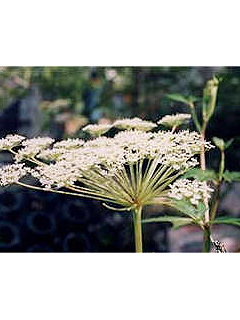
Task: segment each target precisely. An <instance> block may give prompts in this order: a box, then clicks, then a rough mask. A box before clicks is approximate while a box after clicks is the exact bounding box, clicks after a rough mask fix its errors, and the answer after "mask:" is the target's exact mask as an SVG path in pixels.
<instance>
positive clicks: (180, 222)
mask: <svg viewBox="0 0 240 320" xmlns="http://www.w3.org/2000/svg"><path fill="white" fill-rule="evenodd" d="M142 222H143V223H148V222H171V223H172V225H173V229H177V228H179V227H182V226H186V225H189V224H194V220H193V219H191V218H184V217H175V216H161V217H153V218H149V219H144V220H142Z"/></svg>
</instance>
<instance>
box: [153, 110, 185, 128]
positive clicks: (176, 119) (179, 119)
mask: <svg viewBox="0 0 240 320" xmlns="http://www.w3.org/2000/svg"><path fill="white" fill-rule="evenodd" d="M190 118H191V115H190V114H186V113H177V114H175V115H166V116H164V117H163V118H162V119H160V120H159V121H158V122H157V123H158V124H162V125H164V126H165V127H168V128H173V127H179V126H180V125H181V124H183V123H185V122H187V121H188V120H189V119H190Z"/></svg>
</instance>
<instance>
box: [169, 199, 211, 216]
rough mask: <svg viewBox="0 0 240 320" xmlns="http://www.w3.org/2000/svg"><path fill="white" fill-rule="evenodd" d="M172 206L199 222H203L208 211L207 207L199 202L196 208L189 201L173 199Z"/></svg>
mask: <svg viewBox="0 0 240 320" xmlns="http://www.w3.org/2000/svg"><path fill="white" fill-rule="evenodd" d="M171 206H173V207H174V208H175V209H177V210H178V211H180V212H182V213H183V214H184V215H186V216H188V217H190V218H192V219H194V220H195V221H198V222H200V221H201V220H202V218H203V214H204V212H205V211H206V207H205V205H204V204H203V203H202V202H199V204H198V205H197V206H196V207H195V206H194V205H193V204H191V203H190V202H189V201H187V200H176V199H172V200H171Z"/></svg>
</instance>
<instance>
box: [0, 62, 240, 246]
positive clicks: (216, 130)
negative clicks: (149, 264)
mask: <svg viewBox="0 0 240 320" xmlns="http://www.w3.org/2000/svg"><path fill="white" fill-rule="evenodd" d="M214 74H215V75H218V76H220V77H221V78H222V81H221V82H220V85H219V94H218V99H217V107H216V110H215V113H214V116H213V118H212V120H211V123H210V125H209V128H208V131H207V138H208V139H211V137H213V136H217V137H220V138H223V139H230V138H232V137H234V138H235V140H234V143H233V145H232V146H231V148H229V149H228V151H227V154H226V167H227V169H228V170H235V171H239V163H240V150H239V141H240V129H239V123H240V108H239V106H240V68H239V67H1V68H0V112H1V114H0V136H1V137H4V136H5V135H6V134H8V133H19V134H23V135H26V136H27V137H29V138H31V137H34V136H40V135H48V136H52V137H53V138H55V139H57V140H59V139H62V138H67V137H82V133H81V132H80V129H81V127H82V126H84V125H86V124H87V123H89V122H90V123H107V122H111V121H112V120H114V119H116V118H119V117H132V116H138V117H141V118H143V119H147V120H153V121H157V120H158V119H159V118H161V117H162V116H163V115H166V114H172V113H177V112H188V108H187V107H186V106H185V105H183V104H181V103H177V102H173V101H171V100H169V99H168V98H167V97H166V95H167V94H169V93H180V94H183V95H194V96H196V97H198V98H199V99H198V100H197V102H196V105H197V107H198V109H197V110H198V112H200V107H201V97H202V91H203V87H204V85H205V83H206V81H207V80H208V79H210V78H211V77H212V76H213V75H214ZM190 126H191V129H194V127H193V124H192V123H190ZM218 156H219V155H218V151H217V150H214V151H212V152H210V153H209V154H208V167H209V168H213V169H216V168H217V167H218V162H219V158H218ZM10 160H11V159H10V158H9V157H8V156H7V155H6V154H4V153H3V154H2V155H1V162H2V163H3V164H5V163H8V162H9V161H10ZM234 195H235V196H234ZM238 197H239V185H238V184H235V185H233V187H232V188H228V186H224V189H223V191H222V202H221V207H220V209H221V210H220V214H229V215H234V216H240V203H239V202H238V200H237V199H238ZM229 203H230V205H229ZM160 209H161V210H163V208H148V209H147V210H146V212H144V214H145V215H151V214H155V213H158V212H159V210H160ZM161 212H162V211H161ZM143 233H144V234H143V241H144V251H145V252H168V251H174V250H175V251H177V250H178V251H194V250H196V251H198V248H197V249H196V247H195V249H193V248H191V247H189V246H187V244H186V243H185V244H183V247H184V246H185V247H184V249H181V248H179V249H176V248H175V249H174V248H173V247H172V245H171V237H172V236H173V234H172V233H170V231H169V226H168V225H166V224H149V225H144V227H143ZM179 237H180V235H179ZM236 241H237V242H240V239H239V238H238V237H237V238H236ZM199 250H200V249H199ZM0 251H5V252H26V251H28V252H38V251H40V252H133V251H134V243H133V235H132V222H131V218H130V216H129V214H127V213H117V212H112V211H109V210H107V209H105V208H103V207H102V206H101V204H100V203H99V202H97V201H90V200H89V201H86V200H79V199H75V198H73V197H70V196H59V195H57V194H50V193H41V192H35V191H34V192H33V191H30V190H26V189H20V188H17V187H8V188H1V189H0Z"/></svg>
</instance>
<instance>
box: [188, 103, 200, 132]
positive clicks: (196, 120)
mask: <svg viewBox="0 0 240 320" xmlns="http://www.w3.org/2000/svg"><path fill="white" fill-rule="evenodd" d="M189 107H190V112H191V115H192V119H193V122H194V124H195V126H196V128H197V130H198V131H199V132H200V131H201V125H200V123H199V121H198V118H197V114H196V111H195V106H194V104H193V103H189Z"/></svg>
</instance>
